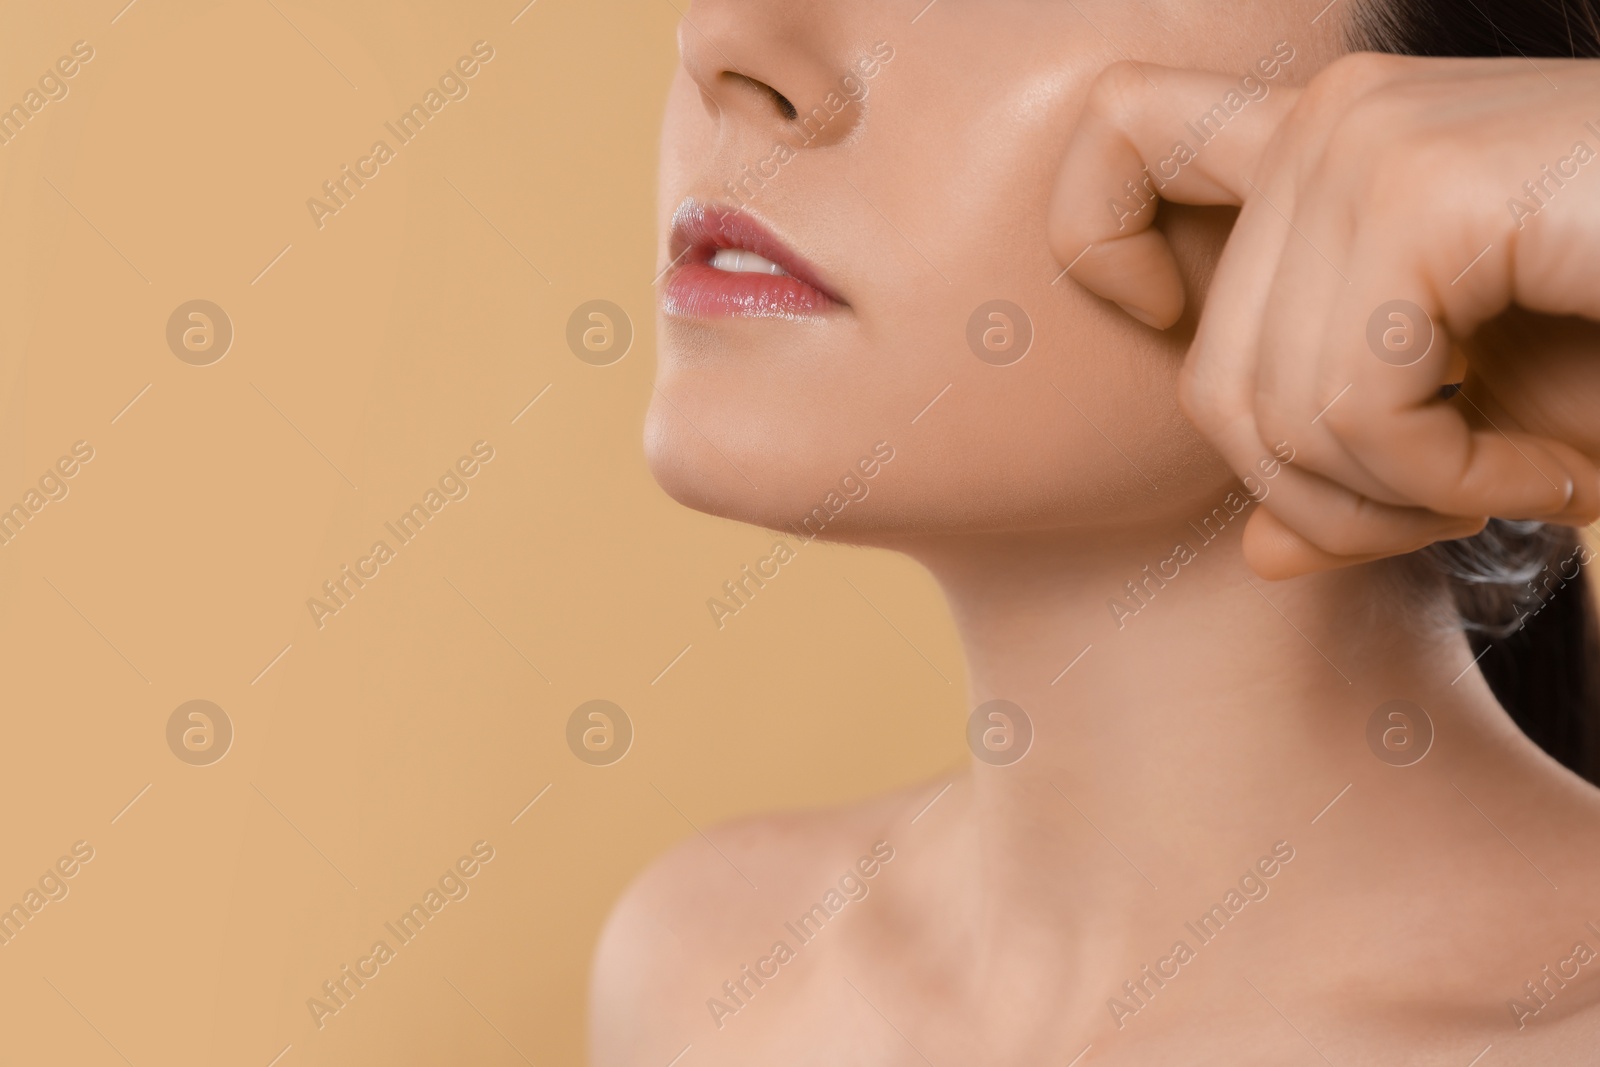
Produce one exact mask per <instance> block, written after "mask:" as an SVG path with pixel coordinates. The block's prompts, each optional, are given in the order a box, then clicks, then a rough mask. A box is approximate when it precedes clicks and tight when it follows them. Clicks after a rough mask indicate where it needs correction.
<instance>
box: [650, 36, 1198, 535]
mask: <svg viewBox="0 0 1600 1067" xmlns="http://www.w3.org/2000/svg"><path fill="white" fill-rule="evenodd" d="M1003 54H1004V56H1005V60H1004V62H1001V61H999V60H996V61H995V62H994V64H992V66H993V67H994V69H993V70H990V69H989V68H988V67H985V68H984V69H982V70H979V71H977V72H976V73H975V74H973V75H972V78H971V79H970V80H964V81H963V83H962V84H963V85H965V84H984V85H986V86H989V87H990V88H989V89H988V90H987V91H986V94H985V96H984V97H983V98H982V99H976V98H974V96H973V94H971V93H970V92H967V91H965V90H963V89H962V87H961V86H958V85H953V84H952V83H951V80H950V78H949V77H948V69H947V67H946V66H943V65H941V64H940V63H938V62H936V60H937V59H938V57H937V56H932V57H930V58H927V59H926V60H919V58H918V56H919V53H918V52H917V51H916V50H913V49H904V50H902V51H901V52H900V53H899V54H897V57H896V59H895V62H894V64H893V65H891V66H889V67H886V68H885V69H884V71H883V72H882V73H881V74H880V76H879V77H878V78H877V79H876V80H875V81H874V83H873V87H872V97H871V110H870V111H869V113H868V114H869V119H868V122H869V128H868V130H867V131H866V135H865V136H864V137H863V138H862V139H861V141H860V143H859V144H857V145H853V146H849V147H847V148H846V149H844V150H842V151H843V152H847V153H848V155H849V158H848V160H845V161H841V160H840V159H838V158H835V157H834V156H827V157H823V156H822V155H821V154H820V153H802V155H801V156H800V158H797V159H795V160H794V161H793V162H792V163H789V164H787V165H786V166H785V167H784V168H783V173H782V176H781V179H780V180H778V181H775V182H774V183H773V184H772V185H771V187H770V189H769V190H767V191H764V192H763V193H762V199H761V200H760V202H759V204H758V210H759V211H761V212H762V213H764V214H766V215H767V216H768V217H769V218H771V219H773V220H777V221H778V222H780V224H782V225H785V226H788V227H792V228H793V229H794V230H795V231H797V232H798V233H799V234H800V235H801V236H802V237H803V238H804V239H807V240H811V241H814V242H815V244H816V247H818V248H821V249H826V250H827V251H828V253H829V254H830V255H831V256H832V257H833V258H832V260H831V261H830V262H829V263H828V266H830V267H833V266H835V265H837V266H838V269H839V271H840V274H841V280H842V282H843V284H842V285H841V289H842V291H843V292H844V294H845V296H846V297H847V299H849V300H850V302H851V304H852V309H851V311H850V313H849V314H848V315H845V316H841V317H838V318H835V319H832V320H830V321H828V322H826V323H822V324H812V323H786V322H761V321H756V322H738V323H729V322H727V321H723V322H719V323H716V324H709V325H708V324H704V323H694V322H685V321H684V320H678V319H663V320H661V321H660V323H659V339H660V346H659V353H660V358H659V361H658V368H657V374H658V377H657V385H658V388H659V389H660V391H661V393H662V394H664V396H665V399H663V397H662V396H653V397H652V404H651V409H650V414H649V418H648V423H647V427H646V451H647V456H648V459H649V463H650V468H651V471H652V473H653V474H654V475H655V477H656V480H657V481H658V482H659V483H660V484H661V485H662V487H663V488H664V489H665V490H666V491H667V492H668V493H669V494H670V495H672V496H673V497H674V498H675V499H677V500H678V501H679V502H681V503H683V504H685V505H687V506H690V507H693V508H697V509H699V510H703V511H708V512H711V513H714V514H718V515H723V516H725V517H729V518H735V519H739V520H743V521H748V522H755V523H760V524H763V525H768V526H776V527H779V528H781V527H783V526H784V525H785V524H787V523H789V522H793V521H796V520H797V518H798V517H800V516H803V515H804V514H805V513H806V512H808V511H809V510H810V509H811V508H813V507H814V506H817V505H818V504H820V503H821V502H822V500H823V499H824V497H825V496H826V495H827V493H828V492H829V491H831V490H836V489H837V486H838V482H839V478H840V476H841V475H843V474H844V473H846V472H848V471H849V470H851V469H852V468H853V467H854V465H855V463H856V461H857V460H858V459H859V458H860V457H861V456H863V455H866V454H868V453H869V452H870V450H871V448H872V446H873V444H874V443H876V442H878V441H888V442H889V443H890V444H891V445H892V446H893V447H894V449H895V459H894V460H893V462H891V463H890V464H887V465H886V466H885V467H884V469H883V471H882V472H881V473H880V474H879V475H878V476H877V477H876V478H875V479H873V481H872V483H871V493H870V495H869V497H868V498H867V499H866V500H863V501H861V502H860V503H859V504H852V505H850V506H849V507H847V508H846V509H845V511H844V512H843V513H842V514H841V515H840V516H839V519H838V520H837V522H836V523H835V524H834V525H833V526H831V528H830V533H831V534H834V535H842V536H849V535H850V534H851V533H856V534H858V535H863V536H864V534H863V531H876V530H884V529H889V530H893V529H906V528H910V527H913V526H916V527H924V528H925V527H927V526H930V525H931V526H935V527H943V528H951V529H955V528H986V529H1006V528H1048V527H1052V526H1061V525H1068V524H1081V523H1083V522H1086V521H1095V522H1116V521H1137V520H1141V519H1148V518H1154V517H1159V516H1164V515H1165V516H1172V515H1177V514H1180V513H1181V509H1190V508H1192V507H1194V506H1197V505H1198V502H1199V501H1202V500H1208V499H1209V498H1210V497H1211V496H1212V495H1215V490H1216V488H1217V487H1219V486H1222V485H1224V484H1225V483H1226V481H1227V478H1228V476H1227V472H1226V469H1225V468H1224V467H1223V466H1222V464H1221V463H1220V461H1219V460H1218V459H1217V458H1216V457H1215V456H1214V454H1213V453H1211V452H1210V450H1209V449H1208V448H1206V447H1205V445H1204V444H1203V443H1202V442H1201V440H1200V439H1199V437H1198V434H1197V433H1196V432H1195V431H1194V430H1193V429H1192V428H1191V427H1190V426H1189V424H1188V423H1187V421H1186V420H1185V419H1184V418H1183V416H1182V414H1181V413H1180V412H1179V410H1178V407H1177V402H1176V378H1177V372H1178V369H1179V367H1180V366H1181V361H1182V358H1183V354H1184V351H1185V348H1186V342H1187V336H1186V334H1187V333H1188V332H1192V327H1193V322H1192V321H1190V322H1188V323H1185V324H1181V325H1180V326H1179V327H1178V328H1175V329H1174V330H1173V331H1170V332H1169V334H1168V335H1156V334H1154V333H1152V332H1151V331H1149V330H1147V329H1145V328H1144V327H1142V326H1139V325H1138V324H1136V323H1134V322H1133V321H1132V320H1131V319H1128V318H1127V317H1126V316H1124V315H1123V314H1122V313H1121V312H1120V311H1118V310H1117V309H1115V308H1114V307H1112V306H1110V305H1108V304H1106V303H1104V302H1103V301H1100V300H1098V299H1096V298H1094V297H1091V296H1089V295H1088V294H1087V293H1085V292H1084V291H1083V290H1081V289H1079V288H1077V287H1076V286H1075V285H1074V284H1073V283H1072V282H1071V280H1070V278H1067V279H1060V280H1059V281H1057V279H1058V276H1059V274H1060V272H1061V266H1060V264H1058V263H1057V262H1055V260H1054V258H1053V257H1052V256H1051V255H1050V252H1049V249H1048V246H1047V244H1046V241H1045V231H1044V226H1045V214H1046V210H1047V207H1048V197H1049V193H1050V189H1051V185H1052V184H1053V180H1054V176H1055V165H1056V160H1057V159H1058V158H1059V155H1060V151H1061V148H1062V146H1063V145H1064V142H1065V138H1066V136H1067V133H1068V132H1069V131H1070V128H1071V117H1072V114H1073V113H1074V112H1075V108H1076V100H1077V96H1076V95H1075V94H1077V93H1078V92H1079V90H1080V88H1081V83H1084V82H1085V75H1084V73H1083V72H1082V71H1079V70H1076V69H1072V70H1069V71H1068V73H1065V74H1063V73H1059V72H1057V71H1056V70H1055V68H1054V67H1051V66H1049V65H1048V64H1056V65H1057V66H1059V65H1060V63H1059V60H1058V59H1057V58H1055V57H1050V58H1049V60H1048V64H1047V63H1046V60H1045V59H1043V58H1040V57H1037V56H1036V57H1034V59H1033V62H1034V63H1035V64H1036V69H1034V70H1032V71H1028V70H1019V69H1018V63H1019V60H1018V56H1017V53H1016V50H1015V49H1011V50H1009V51H1004V52H1003ZM1068 66H1069V67H1070V64H1069V65H1068ZM1052 79H1053V80H1052ZM716 149H717V145H716V132H715V123H714V122H713V121H710V120H708V119H707V115H706V111H705V108H704V106H703V103H702V100H701V98H700V94H699V92H698V90H696V89H695V88H694V87H693V85H692V84H690V83H688V82H687V79H686V78H684V77H683V76H682V75H681V74H680V76H679V78H678V81H677V83H675V85H674V88H673V91H672V95H671V99H670V101H669V105H668V109H667V119H666V123H665V129H664V141H663V167H662V192H661V205H662V212H663V219H665V218H666V217H667V215H669V214H670V212H671V210H672V209H673V208H674V207H676V205H677V203H678V202H679V201H680V200H681V199H682V197H683V196H685V195H687V194H689V193H691V192H693V193H694V194H695V195H706V190H707V189H708V188H709V189H711V190H715V189H716V188H718V187H719V186H720V179H721V178H722V177H724V175H722V174H720V173H715V174H713V173H708V171H707V167H706V163H705V161H706V160H707V159H708V158H711V156H712V154H713V153H714V152H715V151H716ZM736 154H737V153H736ZM748 154H749V153H745V155H748ZM846 174H847V175H848V176H849V178H850V182H851V184H845V182H844V180H843V177H842V176H843V175H846ZM852 185H853V186H854V188H852ZM713 195H714V194H713ZM1178 228H1179V230H1181V231H1182V232H1181V233H1179V234H1176V235H1175V239H1176V243H1177V244H1178V252H1179V257H1180V261H1181V262H1182V263H1183V264H1184V265H1185V269H1186V273H1187V274H1188V275H1189V277H1190V280H1191V282H1192V288H1191V292H1195V291H1196V290H1197V289H1198V288H1199V287H1201V286H1203V283H1204V281H1205V278H1206V276H1207V275H1208V273H1209V265H1210V263H1211V261H1212V260H1213V259H1214V256H1215V252H1216V249H1217V248H1218V247H1220V234H1225V232H1226V220H1223V222H1222V224H1221V227H1220V230H1219V229H1218V227H1217V225H1216V224H1215V222H1207V221H1205V220H1194V221H1193V222H1185V221H1181V220H1180V221H1179V223H1178ZM662 229H663V230H664V229H665V223H664V222H663V226H662ZM666 259H667V256H666V255H665V254H663V255H661V256H660V263H665V261H666ZM996 300H1004V301H1006V302H1008V303H1010V304H1012V305H1015V306H1016V307H1018V308H1020V309H1021V310H1022V314H1023V316H1024V318H1025V322H1022V323H1015V324H1013V325H1015V326H1018V327H1020V328H1025V329H1026V331H1027V332H1028V333H1030V334H1031V342H1030V343H1029V344H1028V348H1027V353H1026V355H1025V356H1023V357H1022V358H1021V359H1020V360H1017V361H1016V362H1014V363H1010V364H1009V365H1000V364H1003V363H1005V362H1006V361H1005V360H1004V359H989V360H985V358H983V357H982V355H981V354H980V353H979V352H978V351H975V349H974V346H973V343H972V341H971V338H970V334H971V331H969V325H970V324H971V322H972V320H973V318H974V314H975V313H976V312H978V311H979V309H980V308H983V307H986V306H987V305H989V304H990V303H992V302H993V301H996ZM981 321H982V320H981V319H980V322H981ZM978 332H979V334H980V336H981V334H982V329H981V328H980V330H979V331H978ZM980 347H981V342H980ZM1152 481H1153V482H1154V483H1155V485H1156V486H1157V488H1156V489H1151V487H1150V483H1151V482H1152Z"/></svg>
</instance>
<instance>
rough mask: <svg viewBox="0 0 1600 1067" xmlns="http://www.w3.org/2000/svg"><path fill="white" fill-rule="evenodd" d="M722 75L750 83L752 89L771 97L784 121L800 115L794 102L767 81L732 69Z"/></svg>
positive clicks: (792, 119) (790, 120)
mask: <svg viewBox="0 0 1600 1067" xmlns="http://www.w3.org/2000/svg"><path fill="white" fill-rule="evenodd" d="M722 76H723V77H724V78H727V79H729V80H730V81H736V82H741V83H743V84H745V85H748V86H750V87H751V88H752V89H756V90H758V91H759V92H760V93H761V94H762V95H764V96H768V97H770V98H771V99H772V102H773V103H774V104H777V105H778V112H779V113H780V114H781V115H783V118H784V121H786V122H793V121H794V120H795V118H796V117H798V116H799V114H800V112H799V111H798V110H796V108H795V106H794V104H792V103H790V101H789V98H788V97H787V96H784V95H783V94H782V93H780V92H778V90H776V89H774V88H773V87H772V86H770V85H768V84H767V83H766V82H761V81H756V80H755V79H754V78H751V77H749V76H747V75H744V74H736V73H734V72H733V71H731V70H725V71H723V72H722Z"/></svg>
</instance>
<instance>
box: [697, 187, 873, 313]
mask: <svg viewBox="0 0 1600 1067" xmlns="http://www.w3.org/2000/svg"><path fill="white" fill-rule="evenodd" d="M722 248H737V249H742V250H743V251H746V252H754V253H755V254H756V255H758V256H760V257H762V258H763V259H768V260H771V261H772V262H773V263H776V264H777V265H778V266H779V267H781V268H783V270H784V271H785V272H787V273H788V274H791V275H793V276H794V277H795V278H797V279H798V280H800V281H802V282H804V283H805V284H807V285H809V286H811V287H812V288H813V289H815V290H817V291H818V292H820V293H822V294H823V295H824V296H826V297H828V299H830V300H832V301H834V302H835V303H837V304H844V303H845V301H844V300H842V299H840V297H839V296H838V294H837V293H835V292H834V290H833V288H832V287H831V286H830V285H828V283H827V282H825V281H823V279H822V272H821V271H820V270H818V269H817V268H816V267H815V266H813V265H812V264H811V263H810V262H808V261H807V260H806V258H805V257H804V256H802V255H800V253H798V252H796V251H794V250H793V249H792V248H790V247H789V246H788V245H787V244H785V243H784V242H783V239H782V238H780V237H778V236H777V235H776V234H774V233H773V232H772V231H771V230H770V229H768V228H767V227H766V226H765V225H764V224H762V223H761V222H760V221H758V220H757V219H756V218H754V217H753V216H752V215H751V214H750V213H749V212H748V211H746V210H744V209H742V208H733V207H729V206H727V205H726V204H719V203H706V202H702V201H699V200H695V199H693V198H691V199H688V200H685V201H684V202H683V203H682V204H680V205H678V210H677V211H675V212H673V213H672V240H671V244H670V246H669V251H670V252H671V253H672V259H671V264H672V265H674V266H675V265H677V264H678V263H679V262H681V261H682V260H684V259H685V258H686V257H688V256H689V255H690V254H691V253H697V255H695V258H696V259H697V260H703V261H709V260H710V259H711V257H712V256H713V255H715V254H716V252H717V250H718V249H722Z"/></svg>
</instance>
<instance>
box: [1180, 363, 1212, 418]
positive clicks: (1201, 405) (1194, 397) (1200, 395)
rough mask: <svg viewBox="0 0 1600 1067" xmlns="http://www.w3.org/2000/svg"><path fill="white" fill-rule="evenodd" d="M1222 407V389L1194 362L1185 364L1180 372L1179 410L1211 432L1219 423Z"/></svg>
mask: <svg viewBox="0 0 1600 1067" xmlns="http://www.w3.org/2000/svg"><path fill="white" fill-rule="evenodd" d="M1221 407H1222V394H1221V390H1219V389H1217V388H1216V387H1215V385H1214V384H1212V383H1210V382H1209V381H1208V376H1207V375H1205V374H1202V373H1201V372H1200V371H1199V370H1197V369H1196V368H1195V366H1194V364H1193V363H1192V362H1191V363H1188V364H1185V365H1184V368H1183V370H1182V371H1180V372H1179V374H1178V410H1180V411H1182V412H1183V414H1184V417H1185V418H1187V419H1188V420H1189V421H1190V422H1192V423H1194V424H1195V425H1196V426H1198V427H1199V428H1200V430H1201V431H1202V432H1204V433H1207V434H1209V433H1210V432H1211V430H1212V429H1213V428H1214V427H1215V425H1216V423H1217V417H1218V415H1219V413H1220V411H1221Z"/></svg>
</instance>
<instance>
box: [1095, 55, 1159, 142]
mask: <svg viewBox="0 0 1600 1067" xmlns="http://www.w3.org/2000/svg"><path fill="white" fill-rule="evenodd" d="M1149 89H1150V82H1149V80H1148V78H1147V77H1146V75H1145V73H1144V70H1143V69H1142V68H1141V67H1140V66H1139V64H1137V63H1135V62H1133V61H1132V60H1129V59H1123V60H1118V61H1117V62H1115V63H1113V64H1111V65H1110V66H1108V67H1106V69H1105V70H1103V71H1101V72H1100V73H1099V75H1097V76H1096V77H1095V79H1094V82H1093V83H1092V84H1091V85H1090V86H1089V97H1088V102H1087V104H1086V106H1087V108H1088V110H1089V111H1090V112H1091V113H1092V114H1094V115H1095V116H1097V117H1099V118H1101V119H1104V120H1105V121H1107V122H1109V123H1110V124H1111V125H1113V126H1118V127H1122V126H1126V125H1127V124H1128V123H1129V121H1130V120H1131V119H1132V117H1133V115H1134V114H1135V113H1136V112H1137V111H1138V109H1139V107H1140V105H1141V103H1142V101H1143V100H1144V98H1145V96H1146V94H1147V93H1148V91H1149Z"/></svg>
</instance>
